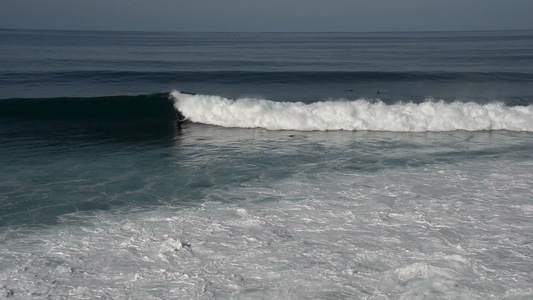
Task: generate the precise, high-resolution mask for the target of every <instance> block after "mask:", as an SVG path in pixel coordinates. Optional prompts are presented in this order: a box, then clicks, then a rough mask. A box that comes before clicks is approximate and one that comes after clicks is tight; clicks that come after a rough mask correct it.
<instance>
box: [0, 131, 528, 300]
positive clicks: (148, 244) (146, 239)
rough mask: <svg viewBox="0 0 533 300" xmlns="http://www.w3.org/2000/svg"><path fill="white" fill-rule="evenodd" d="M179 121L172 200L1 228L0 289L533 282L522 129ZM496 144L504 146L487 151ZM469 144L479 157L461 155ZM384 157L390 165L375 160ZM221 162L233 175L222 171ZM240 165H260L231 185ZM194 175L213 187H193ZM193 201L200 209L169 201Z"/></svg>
mask: <svg viewBox="0 0 533 300" xmlns="http://www.w3.org/2000/svg"><path fill="white" fill-rule="evenodd" d="M189 130H190V132H189V133H188V134H186V135H184V136H182V137H181V139H180V140H179V142H178V143H177V144H176V146H175V148H174V150H173V151H176V154H175V158H173V160H176V159H178V157H180V156H184V157H188V158H189V159H188V160H187V161H183V162H179V160H176V161H175V163H179V165H181V168H182V169H186V170H188V172H191V176H190V178H191V179H190V180H192V182H191V183H190V184H188V189H189V190H190V191H189V192H188V193H178V194H175V193H173V192H172V193H170V194H168V195H167V196H166V197H168V198H167V199H162V203H164V202H166V203H167V204H166V205H156V206H153V205H150V206H147V207H144V208H143V207H138V206H135V205H133V206H125V207H123V208H121V209H113V210H110V211H94V212H89V213H83V212H78V213H72V214H68V215H64V216H61V217H60V218H59V223H58V224H56V225H47V226H34V227H25V226H9V227H4V228H2V229H1V231H0V238H1V241H2V248H1V250H0V270H1V271H0V282H2V283H1V286H0V288H1V289H2V293H3V296H4V297H9V298H13V299H27V298H31V297H35V298H46V297H48V296H50V297H51V298H61V297H64V298H65V297H66V298H69V299H95V298H103V299H105V298H113V299H183V298H186V299H190V298H193V299H198V298H199V299H250V298H254V299H304V298H321V299H327V298H352V299H354V298H355V299H437V298H444V299H482V298H486V299H501V298H510V299H525V298H527V297H529V296H530V295H531V294H532V292H533V291H532V289H531V284H530V280H531V278H530V274H531V266H532V259H531V247H530V243H529V241H530V240H531V238H532V235H531V230H529V229H530V228H531V218H532V217H533V207H532V206H531V203H530V200H531V193H532V191H533V187H532V185H531V182H533V174H532V173H531V171H530V170H531V168H532V167H533V165H532V164H531V161H530V160H523V158H521V157H522V156H523V155H525V153H526V152H524V151H526V150H524V149H523V148H522V146H524V145H525V144H524V143H526V144H527V138H526V140H523V138H524V137H522V138H518V137H517V138H516V139H514V138H510V137H508V136H506V135H505V134H496V135H491V134H488V133H480V134H462V133H457V134H452V135H449V134H436V133H434V134H431V135H429V136H403V137H402V136H393V135H390V134H385V135H384V134H377V133H376V134H364V135H353V134H351V133H342V132H341V133H321V132H319V133H310V134H309V135H307V134H297V135H294V133H291V132H289V133H283V132H281V133H279V132H273V133H268V132H264V131H260V130H259V131H258V130H238V129H224V128H219V129H217V128H214V127H205V128H204V127H197V128H196V129H195V127H193V128H192V129H189ZM235 130H237V131H238V133H239V134H237V135H234V134H232V132H234V131H235ZM348 137H350V138H349V139H348ZM504 141H507V143H508V145H509V147H510V148H509V149H515V150H513V151H514V154H510V156H509V157H507V158H506V156H505V155H503V156H500V155H497V156H496V157H499V158H497V159H491V155H492V156H494V155H495V153H497V152H496V149H499V150H498V151H501V150H502V149H500V147H501V146H502V145H504V144H505V143H504ZM431 143H433V146H430V145H431ZM243 144H245V145H248V147H244V148H243V146H242V145H243ZM423 144H425V145H426V147H420V146H421V145H423ZM513 144H514V145H513ZM522 144H523V145H522ZM222 145H223V146H224V148H220V147H221V146H222ZM325 145H328V148H329V150H328V155H327V157H324V159H323V160H322V161H321V160H320V159H319V157H320V153H323V151H324V148H322V146H325ZM356 145H357V146H356ZM519 145H522V146H519ZM409 147H412V148H411V151H410V152H405V150H406V149H408V148H409ZM380 148H381V150H378V149H380ZM326 149H327V148H326ZM372 149H374V150H372ZM491 149H492V150H491ZM519 149H522V150H519ZM235 151H238V152H239V153H241V154H242V157H237V156H235V157H234V156H233V155H232V154H233V153H234V152H235ZM299 151H304V152H306V153H307V155H303V156H301V155H300V154H299ZM480 151H488V152H486V153H484V154H483V153H481V152H480ZM372 152H375V153H374V154H371V153H372ZM161 153H162V152H160V151H156V152H154V155H153V156H152V157H153V158H152V160H153V159H155V158H156V157H157V156H160V155H161ZM195 153H196V154H195ZM216 153H219V154H216ZM235 153H236V152H235ZM302 153H303V152H302ZM454 153H455V154H454ZM469 153H471V154H474V153H477V155H476V156H473V157H472V158H471V159H470V160H466V159H462V158H461V157H464V155H466V156H468V155H470V154H469ZM491 153H492V154H491ZM520 153H522V154H520ZM385 154H386V155H387V157H388V159H392V160H391V161H387V160H384V161H381V162H374V163H372V160H373V159H374V158H378V157H380V156H382V155H385ZM121 155H123V154H121ZM293 155H294V157H298V156H299V157H301V161H295V162H292V163H291V162H286V163H285V164H286V165H285V166H284V169H286V168H290V167H291V168H294V170H293V171H292V172H290V173H283V174H284V175H283V176H280V174H279V172H280V170H281V169H280V168H278V167H276V166H277V164H275V163H271V164H267V161H266V160H265V159H266V158H267V157H274V158H275V161H277V162H279V163H283V161H284V160H283V157H286V156H291V157H292V156H293ZM456 155H458V156H456ZM260 157H263V158H261V159H260ZM103 159H105V160H106V161H107V160H109V158H103ZM129 159H130V158H127V160H128V161H129ZM228 159H229V161H230V162H231V164H230V165H228V164H227V162H228ZM358 159H361V160H358ZM115 160H117V161H120V160H123V158H120V157H119V156H117V157H116V158H115ZM155 161H157V160H155ZM206 161H209V165H210V167H209V168H207V169H205V170H204V169H202V168H201V165H202V163H203V162H206ZM489 161H490V163H488V162H489ZM141 162H142V160H141ZM94 163H95V162H94V161H93V164H94ZM117 163H118V164H123V162H122V163H120V162H117ZM151 165H152V166H153V167H154V166H155V165H154V164H153V163H152V164H151ZM261 165H262V167H261ZM279 167H281V165H280V166H279ZM96 168H97V166H96ZM158 168H160V170H161V171H162V170H165V169H166V167H163V166H161V167H158ZM193 170H196V171H193ZM224 170H226V171H228V172H229V170H239V172H240V173H239V174H241V175H238V174H233V175H231V173H227V174H228V175H226V176H229V177H230V178H231V179H224V178H222V177H219V176H223V175H222V174H224V172H225V171H224ZM246 170H255V171H254V172H257V175H258V176H252V177H253V178H255V179H251V180H244V181H242V180H238V178H239V176H243V175H244V174H247V173H249V172H250V171H246ZM161 171H158V170H157V169H155V170H153V171H150V172H149V174H152V172H154V174H155V173H157V172H161ZM108 172H109V171H108ZM119 172H120V171H119ZM136 172H137V171H133V173H131V174H128V173H122V174H121V176H122V177H129V176H132V178H135V177H136V175H135V173H136ZM194 172H205V174H204V175H202V176H200V174H195V176H200V177H202V178H204V179H202V182H205V181H207V182H211V184H207V185H206V183H202V184H200V183H199V182H198V183H194V177H193V176H192V175H193V174H194ZM179 174H180V173H175V174H170V173H169V174H163V173H162V174H160V175H162V176H153V175H150V176H146V177H145V186H144V188H143V189H141V190H138V191H135V192H134V193H133V194H132V193H131V192H127V191H125V192H124V193H119V194H115V195H110V197H111V196H112V197H113V198H120V199H123V200H124V201H127V200H128V199H129V198H131V197H132V196H135V197H139V196H140V195H139V193H140V194H145V195H146V196H149V195H151V194H152V193H153V192H154V191H152V189H151V186H157V185H161V184H163V183H162V182H161V181H162V180H164V182H166V184H171V183H172V182H173V179H172V178H173V177H176V180H175V182H176V184H178V185H177V186H176V187H175V189H180V188H181V184H182V183H179V182H181V181H179V179H178V178H177V177H179ZM260 174H262V175H260ZM163 175H164V176H163ZM225 182H228V184H226V183H225ZM239 182H240V183H239ZM107 185H110V186H112V185H113V183H112V182H109V183H104V185H103V186H102V187H101V188H100V189H103V190H106V189H107V188H106V186H107ZM193 190H196V191H197V192H194V191H193ZM198 193H199V194H198ZM184 197H196V198H195V199H184ZM188 200H189V201H190V200H194V203H195V204H192V205H178V204H177V203H183V202H185V203H186V202H187V201H188Z"/></svg>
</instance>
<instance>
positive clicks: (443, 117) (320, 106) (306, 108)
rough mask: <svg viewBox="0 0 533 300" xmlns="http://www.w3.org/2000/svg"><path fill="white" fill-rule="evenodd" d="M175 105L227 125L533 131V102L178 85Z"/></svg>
mask: <svg viewBox="0 0 533 300" xmlns="http://www.w3.org/2000/svg"><path fill="white" fill-rule="evenodd" d="M171 96H172V97H173V98H174V99H175V107H176V109H178V110H179V111H181V112H182V113H183V114H184V115H185V116H186V117H187V118H188V119H189V120H191V121H193V122H198V123H204V124H211V125H218V126H224V127H241V128H265V129H269V130H373V131H399V132H420V131H450V130H468V131H479V130H513V131H533V106H531V105H529V106H515V107H506V106H504V105H503V104H501V103H490V104H478V103H473V102H469V103H462V102H453V103H445V102H443V101H429V100H428V101H426V102H423V103H420V104H415V103H397V104H385V103H383V102H380V101H378V102H371V101H368V100H364V99H360V100H354V101H348V100H344V101H327V102H315V103H311V104H304V103H301V102H296V103H294V102H274V101H269V100H263V99H252V98H241V99H236V100H233V99H227V98H223V97H219V96H212V95H211V96H210V95H190V94H182V93H180V92H178V91H174V92H173V93H172V94H171Z"/></svg>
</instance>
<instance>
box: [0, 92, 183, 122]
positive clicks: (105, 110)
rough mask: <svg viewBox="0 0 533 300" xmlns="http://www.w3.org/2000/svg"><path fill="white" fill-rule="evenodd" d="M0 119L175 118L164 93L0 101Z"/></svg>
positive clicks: (166, 94) (170, 103)
mask: <svg viewBox="0 0 533 300" xmlns="http://www.w3.org/2000/svg"><path fill="white" fill-rule="evenodd" d="M0 117H14V118H32V119H60V120H72V119H96V120H138V119H147V118H151V119H170V118H174V117H175V111H174V108H173V106H172V101H170V100H169V96H168V93H159V94H151V95H138V96H107V97H86V98H84V97H74V98H73V97H62V98H45V99H39V98H25V99H7V100H0Z"/></svg>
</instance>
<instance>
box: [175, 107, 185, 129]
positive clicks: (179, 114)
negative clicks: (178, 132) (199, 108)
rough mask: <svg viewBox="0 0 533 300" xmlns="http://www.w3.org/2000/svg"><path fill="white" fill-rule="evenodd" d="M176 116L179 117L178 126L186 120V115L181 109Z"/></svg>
mask: <svg viewBox="0 0 533 300" xmlns="http://www.w3.org/2000/svg"><path fill="white" fill-rule="evenodd" d="M176 117H177V118H178V123H177V125H178V126H179V125H181V123H183V122H185V116H184V115H183V114H182V113H181V112H180V111H179V110H178V111H177V112H176Z"/></svg>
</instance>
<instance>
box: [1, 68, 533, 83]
mask: <svg viewBox="0 0 533 300" xmlns="http://www.w3.org/2000/svg"><path fill="white" fill-rule="evenodd" d="M0 79H1V80H2V81H4V82H5V84H23V83H34V82H39V83H43V82H62V83H63V82H70V81H75V82H77V81H80V80H81V81H92V82H109V81H128V82H133V81H147V82H181V83H186V82H211V83H325V82H326V83H327V82H347V83H354V82H372V81H385V82H398V81H400V82H403V81H439V82H462V83H464V82H533V74H532V73H520V72H368V71H360V72H333V71H322V72H311V71H306V72H296V71H294V72H290V71H283V72H279V71H261V72H259V71H194V72H188V71H174V72H134V71H108V70H105V71H98V70H97V71H72V72H65V71H62V72H28V73H24V72H16V73H9V72H8V73H1V72H0Z"/></svg>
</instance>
